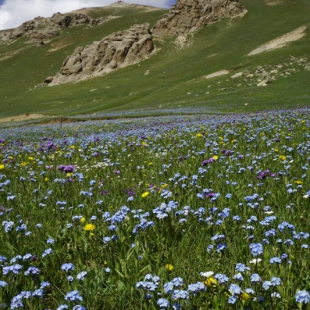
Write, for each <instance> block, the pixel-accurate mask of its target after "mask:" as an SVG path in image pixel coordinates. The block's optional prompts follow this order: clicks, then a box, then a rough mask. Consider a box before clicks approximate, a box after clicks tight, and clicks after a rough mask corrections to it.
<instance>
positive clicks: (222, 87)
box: [0, 0, 310, 118]
mask: <svg viewBox="0 0 310 310" xmlns="http://www.w3.org/2000/svg"><path fill="white" fill-rule="evenodd" d="M241 2H242V4H243V5H244V6H245V7H246V8H247V10H248V13H247V14H246V15H245V16H244V17H243V18H241V19H234V20H222V21H220V22H218V23H216V24H213V25H210V26H207V27H206V28H204V29H203V30H201V31H199V32H198V33H196V35H195V36H193V37H188V38H187V41H186V42H185V46H183V48H178V47H177V46H176V45H175V43H174V39H173V38H170V37H155V39H154V40H155V45H156V47H157V51H156V52H155V54H154V55H153V56H152V57H151V58H150V59H148V60H146V61H144V62H142V63H140V64H136V65H133V66H129V67H127V68H124V69H121V70H118V71H116V72H113V73H111V74H109V75H106V76H103V77H99V78H95V79H91V80H88V81H84V82H79V83H76V84H66V85H61V86H54V87H47V86H45V87H40V86H38V85H39V84H41V83H42V82H43V81H44V79H45V78H46V77H48V76H51V75H55V74H56V72H57V71H58V70H59V69H60V67H61V64H62V63H63V61H64V60H65V58H66V57H67V56H68V55H70V54H71V53H72V52H73V51H74V49H75V48H76V47H77V46H85V45H87V44H90V43H92V42H93V41H96V40H101V39H102V38H103V37H105V36H107V35H109V34H111V33H113V32H115V31H118V30H124V29H127V28H129V27H130V26H132V25H133V24H136V23H144V22H149V23H150V24H151V26H152V25H154V24H155V22H156V21H157V20H159V19H160V18H161V17H162V15H163V14H164V13H165V12H166V10H153V11H145V10H143V9H133V8H105V9H97V10H92V11H89V12H88V14H89V15H90V16H91V17H98V16H109V15H116V16H120V17H119V18H116V19H113V20H110V21H108V22H106V23H104V24H102V25H100V26H97V27H94V28H87V27H84V26H80V27H75V28H70V29H66V30H65V31H64V32H63V33H61V34H60V36H58V37H56V38H55V39H53V40H51V42H49V43H46V44H45V45H42V46H37V45H36V44H25V42H26V39H24V38H22V39H20V40H18V41H16V42H15V43H13V44H11V45H1V46H0V81H1V87H0V98H1V111H0V117H2V118H3V117H11V116H14V115H20V114H29V113H41V114H44V115H48V116H57V117H59V116H63V117H64V116H66V117H69V116H71V117H72V116H77V115H87V116H89V115H92V116H96V117H104V116H109V117H112V116H114V115H126V114H128V115H132V114H135V115H139V114H145V113H147V114H153V115H155V114H165V113H172V112H173V113H174V112H179V113H188V112H192V113H193V112H204V113H223V112H224V113H227V112H243V111H256V110H264V109H277V108H289V107H302V106H307V105H308V104H309V99H310V93H309V88H308V82H309V78H310V71H307V70H305V67H304V66H302V65H301V63H300V62H299V60H300V59H306V61H307V62H310V55H309V32H310V30H309V25H310V15H309V9H310V1H309V0H296V1H292V0H281V1H279V2H278V3H277V4H274V5H270V3H268V2H270V1H267V2H266V1H263V0H253V1H241ZM301 26H305V30H304V33H305V35H304V36H303V37H302V38H300V39H299V40H296V41H294V42H291V43H289V44H288V45H286V46H285V47H282V48H279V49H275V50H272V51H268V52H262V53H259V54H256V55H253V56H247V55H248V54H249V53H250V52H251V51H253V50H254V49H256V48H257V47H259V46H260V45H262V44H265V43H267V42H268V41H270V40H273V39H275V38H277V37H279V36H281V35H284V34H286V33H288V32H291V31H293V30H295V29H297V28H298V27H301ZM291 56H293V57H294V58H292V57H291ZM292 59H293V60H292ZM276 65H281V66H282V68H281V69H279V70H278V71H279V73H278V76H277V78H276V79H275V80H273V81H272V83H270V84H268V85H267V86H266V87H258V86H257V81H256V80H254V78H255V76H254V77H253V78H252V80H251V78H249V79H244V76H242V77H239V78H234V79H232V78H231V76H232V75H234V74H236V73H238V72H243V71H245V70H248V71H249V74H254V73H255V70H257V67H263V69H260V70H265V71H268V70H269V71H271V70H273V69H274V67H273V66H276ZM287 69H289V70H291V71H289V72H288V73H287V72H285V70H287ZM221 70H228V71H229V73H228V74H226V75H219V76H216V77H213V78H206V76H208V75H210V74H212V73H214V72H218V71H221ZM281 73H283V74H281Z"/></svg>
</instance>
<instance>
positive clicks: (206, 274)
mask: <svg viewBox="0 0 310 310" xmlns="http://www.w3.org/2000/svg"><path fill="white" fill-rule="evenodd" d="M200 275H201V276H202V277H206V278H210V277H212V276H213V275H214V272H213V271H206V272H200Z"/></svg>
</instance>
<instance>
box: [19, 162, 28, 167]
mask: <svg viewBox="0 0 310 310" xmlns="http://www.w3.org/2000/svg"><path fill="white" fill-rule="evenodd" d="M20 165H21V167H26V166H27V165H28V163H26V162H25V161H23V162H22V163H21V164H20Z"/></svg>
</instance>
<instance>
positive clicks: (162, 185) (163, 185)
mask: <svg viewBox="0 0 310 310" xmlns="http://www.w3.org/2000/svg"><path fill="white" fill-rule="evenodd" d="M167 186H168V184H167V183H165V184H161V185H160V187H161V188H166V187H167Z"/></svg>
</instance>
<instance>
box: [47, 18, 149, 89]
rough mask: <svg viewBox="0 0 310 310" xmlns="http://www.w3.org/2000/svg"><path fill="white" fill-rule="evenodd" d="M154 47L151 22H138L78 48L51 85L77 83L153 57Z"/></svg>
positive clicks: (65, 62)
mask: <svg viewBox="0 0 310 310" xmlns="http://www.w3.org/2000/svg"><path fill="white" fill-rule="evenodd" d="M153 50H154V44H153V40H152V36H151V32H150V25H149V24H148V23H145V24H142V25H134V26H132V27H131V28H130V29H128V30H125V31H118V32H116V33H113V34H111V35H110V36H108V37H105V38H103V39H102V40H101V41H96V42H93V44H91V45H88V46H85V47H78V48H77V49H76V50H75V51H74V52H73V54H72V55H70V56H69V57H68V58H67V59H66V60H65V61H64V63H63V65H62V67H61V69H60V71H59V72H58V73H57V74H56V76H55V77H54V78H53V80H52V81H51V83H49V85H57V84H64V83H70V82H77V81H81V80H85V79H87V78H91V77H95V76H101V75H104V74H107V73H109V72H111V71H113V70H116V69H118V68H122V67H125V66H128V65H131V64H134V63H137V62H139V61H141V60H143V59H145V58H147V57H149V55H150V54H151V53H152V51H153Z"/></svg>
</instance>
